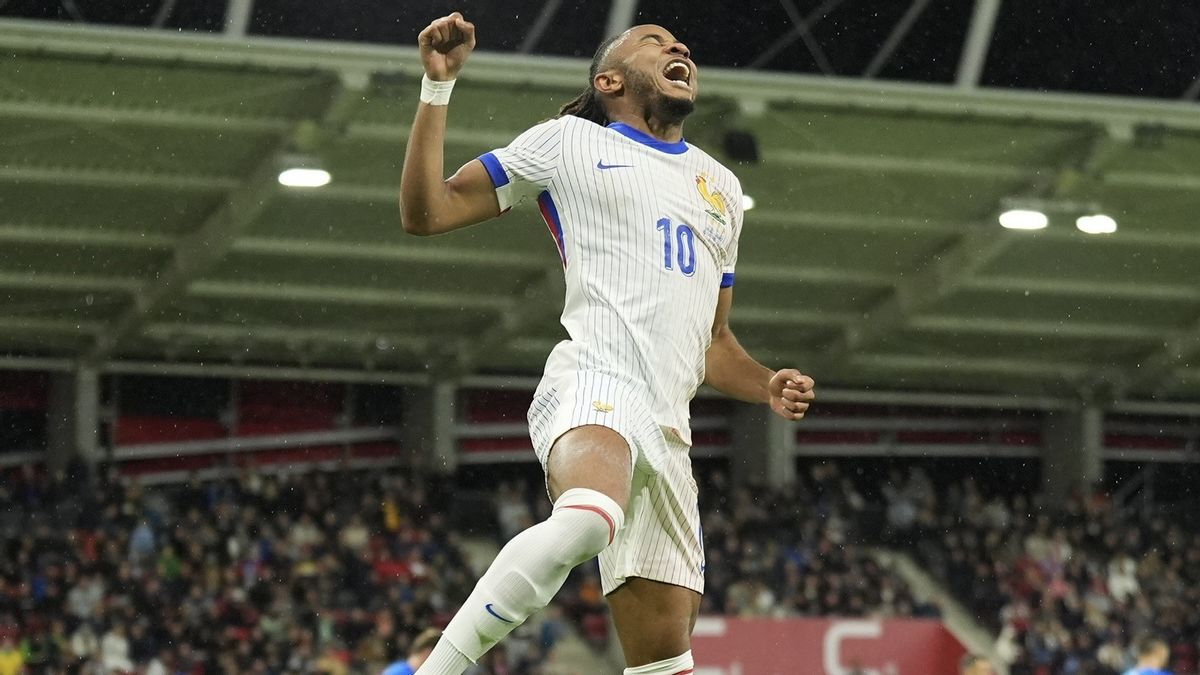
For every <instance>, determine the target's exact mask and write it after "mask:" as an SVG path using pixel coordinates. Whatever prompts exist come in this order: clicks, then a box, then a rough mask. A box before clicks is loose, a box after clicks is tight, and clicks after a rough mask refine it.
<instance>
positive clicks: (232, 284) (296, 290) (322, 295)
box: [188, 281, 510, 313]
mask: <svg viewBox="0 0 1200 675" xmlns="http://www.w3.org/2000/svg"><path fill="white" fill-rule="evenodd" d="M188 292H189V295H191V296H193V297H198V298H210V299H220V300H274V301H279V302H305V303H316V304H347V305H357V306H363V307H427V308H430V309H454V310H475V311H479V312H489V313H490V312H500V311H504V310H505V309H506V307H507V306H508V304H509V302H510V299H509V298H507V297H504V296H481V295H479V294H476V293H449V292H443V291H417V290H406V289H399V288H364V287H341V286H300V285H292V284H288V285H277V284H270V283H261V282H239V281H196V282H193V283H192V284H191V287H190V289H189V291H188Z"/></svg>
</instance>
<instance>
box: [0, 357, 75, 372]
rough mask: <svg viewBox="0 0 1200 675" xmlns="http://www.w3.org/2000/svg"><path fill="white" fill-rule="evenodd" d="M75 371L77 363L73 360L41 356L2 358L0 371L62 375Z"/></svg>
mask: <svg viewBox="0 0 1200 675" xmlns="http://www.w3.org/2000/svg"><path fill="white" fill-rule="evenodd" d="M74 369H75V362H74V361H72V360H71V359H56V358H47V357H41V356H0V371H4V370H34V371H49V372H54V373H62V372H68V371H71V370H74Z"/></svg>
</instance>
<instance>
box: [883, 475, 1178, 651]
mask: <svg viewBox="0 0 1200 675" xmlns="http://www.w3.org/2000/svg"><path fill="white" fill-rule="evenodd" d="M895 485H896V489H894V490H892V491H890V493H889V495H888V499H889V504H888V521H889V524H890V526H891V530H890V532H889V534H890V536H891V538H892V539H893V541H896V542H914V543H915V545H916V550H917V551H918V554H919V556H920V558H921V559H922V560H923V561H924V562H925V563H926V565H927V566H928V568H929V569H930V570H931V572H932V573H933V574H934V575H935V576H937V577H938V578H940V579H941V580H943V581H944V583H945V584H946V585H947V586H948V587H949V589H950V590H951V591H952V593H953V594H954V595H956V596H957V597H958V598H959V599H960V600H962V601H963V602H964V604H965V605H966V606H967V607H968V608H969V609H970V610H971V611H972V612H973V613H974V614H975V616H976V618H977V619H978V620H979V621H980V622H981V623H983V624H984V625H986V626H988V627H989V628H991V629H992V630H994V631H995V632H996V633H997V634H998V635H999V642H998V644H997V649H998V652H999V653H1000V655H1001V657H1002V658H1003V659H1004V660H1005V661H1007V662H1008V663H1009V666H1010V672H1011V673H1012V675H1051V674H1058V673H1063V674H1067V675H1075V674H1080V675H1082V674H1091V675H1117V674H1119V673H1123V672H1125V670H1126V669H1127V668H1128V667H1129V666H1130V665H1131V661H1132V659H1133V652H1134V650H1135V646H1136V643H1137V642H1138V640H1139V639H1142V638H1143V637H1145V636H1147V635H1156V636H1159V637H1161V638H1163V639H1165V640H1166V642H1167V644H1168V645H1169V646H1170V648H1171V652H1172V653H1171V668H1172V672H1174V673H1176V675H1193V674H1195V673H1197V672H1198V666H1197V660H1198V654H1197V646H1198V644H1200V612H1198V611H1197V608H1200V536H1198V535H1197V534H1196V532H1195V530H1194V528H1185V523H1183V522H1171V521H1168V520H1167V519H1165V518H1163V517H1156V516H1153V515H1151V514H1148V513H1145V512H1144V511H1141V510H1139V509H1122V508H1120V507H1119V506H1118V505H1116V504H1114V503H1112V502H1111V501H1110V500H1108V499H1107V498H1105V497H1104V496H1103V495H1098V496H1096V497H1093V498H1088V499H1084V498H1081V497H1074V498H1072V499H1070V500H1069V502H1068V504H1067V506H1066V508H1064V509H1059V510H1052V509H1050V508H1048V507H1047V506H1046V505H1045V504H1044V503H1043V501H1042V500H1041V499H1040V498H1038V497H1034V496H1030V495H1028V494H1019V493H1018V494H1011V495H1005V494H999V493H998V494H992V495H985V494H983V491H982V490H981V489H980V486H979V485H978V484H977V483H976V482H975V480H973V479H972V478H970V477H966V478H962V479H961V480H959V481H957V482H955V483H953V484H951V485H950V486H948V488H947V489H945V490H935V489H934V488H933V485H932V483H931V482H930V481H929V479H928V477H927V476H925V475H924V474H923V473H922V472H920V471H919V470H917V471H913V472H910V474H909V476H908V477H907V478H906V479H904V480H902V481H896V483H895Z"/></svg>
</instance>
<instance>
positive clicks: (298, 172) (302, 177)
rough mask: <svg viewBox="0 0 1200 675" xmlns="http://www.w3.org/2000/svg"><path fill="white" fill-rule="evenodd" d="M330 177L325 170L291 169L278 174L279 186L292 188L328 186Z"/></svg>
mask: <svg viewBox="0 0 1200 675" xmlns="http://www.w3.org/2000/svg"><path fill="white" fill-rule="evenodd" d="M332 178H333V177H332V176H330V175H329V172H328V171H326V170H325V169H313V168H308V167H291V168H288V169H284V170H283V171H280V172H279V184H280V185H284V186H287V187H294V188H318V187H322V186H325V185H329V181H330V180H332Z"/></svg>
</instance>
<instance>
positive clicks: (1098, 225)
mask: <svg viewBox="0 0 1200 675" xmlns="http://www.w3.org/2000/svg"><path fill="white" fill-rule="evenodd" d="M1075 227H1076V228H1078V229H1079V231H1080V232H1086V233H1087V234H1112V233H1113V232H1116V231H1117V221H1115V220H1113V219H1112V217H1111V216H1106V215H1104V214H1103V213H1097V214H1094V215H1090V216H1079V218H1077V219H1076V220H1075Z"/></svg>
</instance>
